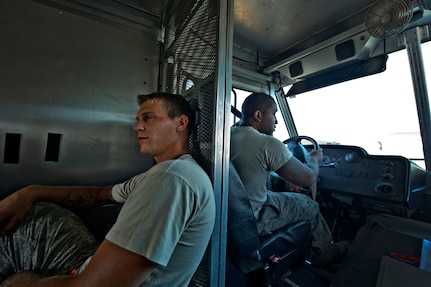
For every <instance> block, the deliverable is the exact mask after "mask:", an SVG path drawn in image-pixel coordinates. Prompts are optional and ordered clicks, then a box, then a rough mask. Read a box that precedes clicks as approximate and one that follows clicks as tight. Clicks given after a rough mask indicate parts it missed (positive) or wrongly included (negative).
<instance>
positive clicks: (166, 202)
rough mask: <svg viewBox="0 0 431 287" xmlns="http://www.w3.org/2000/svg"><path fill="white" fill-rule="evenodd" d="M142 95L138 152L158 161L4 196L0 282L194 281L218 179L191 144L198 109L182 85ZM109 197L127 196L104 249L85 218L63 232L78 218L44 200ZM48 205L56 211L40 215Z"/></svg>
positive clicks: (78, 202) (74, 203)
mask: <svg viewBox="0 0 431 287" xmlns="http://www.w3.org/2000/svg"><path fill="white" fill-rule="evenodd" d="M138 102H139V105H140V110H139V112H138V114H137V117H136V119H137V124H136V125H135V127H134V130H135V131H136V132H137V137H138V142H139V145H140V152H141V153H142V154H145V155H150V156H152V157H153V158H154V160H155V162H156V164H155V165H154V166H153V167H151V168H150V169H149V170H148V171H146V172H144V173H142V174H139V175H137V176H135V177H133V178H131V179H130V180H127V181H125V182H123V183H120V184H116V185H114V186H112V187H50V186H39V185H33V186H28V187H25V188H23V189H20V190H18V191H17V192H15V193H13V194H11V195H10V196H8V197H6V198H5V199H4V200H2V201H0V232H1V233H0V236H2V237H0V248H1V250H0V275H3V277H7V279H5V280H4V282H3V283H2V284H0V286H26V287H29V286H44V287H46V286H61V287H64V286H79V287H82V286H104V287H109V286H113V287H114V286H115V287H117V286H187V285H188V283H189V281H190V279H191V278H192V276H193V274H194V272H195V270H196V268H197V266H198V265H199V263H200V261H201V259H202V257H203V255H204V253H205V250H206V247H207V244H208V242H209V239H210V236H211V233H212V230H213V225H214V220H215V201H214V195H213V189H212V184H211V181H210V179H209V178H208V176H207V174H206V173H205V172H204V170H203V169H202V168H201V167H200V166H199V165H198V164H197V163H196V162H195V161H194V160H193V158H192V157H191V155H190V154H189V148H188V137H189V133H190V132H191V130H192V127H193V124H194V123H193V120H194V115H193V113H192V109H191V108H190V106H189V105H188V103H187V101H186V100H185V99H184V98H183V97H182V96H180V95H173V94H167V93H159V92H157V93H153V94H150V95H140V96H138ZM108 199H111V200H113V201H116V202H120V203H124V204H123V207H122V209H121V211H120V214H119V216H118V218H117V221H116V223H115V225H114V226H113V227H112V228H111V230H110V231H109V232H108V234H107V235H106V238H105V240H103V242H102V243H101V244H100V246H99V247H97V249H96V246H95V241H94V239H92V238H91V235H89V234H88V231H87V230H85V228H82V229H79V230H78V231H76V229H75V231H74V233H73V234H68V235H70V237H67V233H66V235H65V231H66V229H67V228H68V227H69V226H75V225H76V224H75V223H74V219H72V220H68V218H69V215H70V214H69V213H67V212H68V211H65V210H64V209H59V207H58V206H57V205H52V203H43V204H41V203H40V202H41V201H49V202H54V203H58V204H61V205H63V206H67V207H74V208H78V207H81V208H83V207H90V206H92V205H93V204H94V203H96V202H100V201H105V200H108ZM36 202H37V203H36ZM33 203H36V204H33ZM46 204H48V205H49V204H51V205H50V206H46ZM48 209H49V210H53V212H51V213H55V214H56V215H57V217H56V218H54V219H53V218H49V216H44V217H41V216H42V215H47V214H48V215H50V212H49V211H48ZM29 211H30V212H29ZM46 217H48V218H47V219H45V218H46ZM63 219H64V220H63ZM63 221H64V222H66V223H65V224H63ZM19 222H21V223H20V224H19ZM16 226H17V228H16V229H15V227H16ZM74 228H75V227H74ZM47 230H48V231H47ZM51 231H52V232H51ZM44 236H46V237H45V238H44ZM54 239H55V240H54ZM68 239H70V240H68ZM56 240H58V242H60V244H59V243H58V242H57V241H56ZM58 245H61V246H60V248H57V247H58ZM53 250H54V251H53ZM55 250H57V251H59V250H60V251H59V252H56V251H55ZM94 250H95V251H94ZM93 251H94V254H92V253H93ZM63 252H66V253H64V254H63ZM44 253H46V254H44ZM59 253H61V254H59ZM70 253H73V254H74V255H79V256H80V258H75V256H70ZM40 254H42V255H43V256H39V255H40ZM91 254H92V256H91V258H89V259H88V260H86V259H87V257H88V256H89V255H91ZM20 256H21V258H19V257H20ZM84 261H86V263H85V264H83V265H81V264H82V263H83V262H84ZM56 265H57V266H56ZM21 270H30V271H21ZM31 271H34V272H31ZM71 271H73V273H74V276H71V275H70V273H71ZM75 271H76V272H75ZM15 272H16V273H15ZM11 273H12V274H13V273H15V274H14V275H12V274H11ZM46 275H56V276H46ZM0 278H1V277H0Z"/></svg>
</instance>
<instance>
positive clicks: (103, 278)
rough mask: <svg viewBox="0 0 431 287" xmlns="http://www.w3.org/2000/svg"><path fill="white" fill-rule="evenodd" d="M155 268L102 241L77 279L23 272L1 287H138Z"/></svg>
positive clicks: (131, 254)
mask: <svg viewBox="0 0 431 287" xmlns="http://www.w3.org/2000/svg"><path fill="white" fill-rule="evenodd" d="M155 267H156V263H154V262H152V261H150V260H148V259H147V258H145V257H143V256H141V255H138V254H136V253H133V252H131V251H128V250H127V249H124V248H122V247H119V246H117V245H115V244H113V243H111V242H110V241H108V240H106V239H105V240H104V241H103V242H102V244H101V245H100V247H99V248H98V249H97V250H96V253H95V254H94V256H93V257H92V258H91V261H90V263H89V264H88V266H87V267H86V269H85V270H84V271H83V272H82V273H81V274H79V275H76V276H55V277H41V276H39V275H37V274H35V273H33V272H29V271H23V272H18V273H16V274H15V275H13V276H11V277H9V278H8V279H6V280H5V281H4V283H3V284H1V285H0V286H1V287H8V286H14V287H78V286H79V287H86V286H104V287H117V286H124V287H129V286H130V287H132V286H138V285H139V284H140V283H142V282H143V281H144V280H145V278H146V277H147V276H148V275H149V274H150V273H151V272H152V271H153V269H154V268H155Z"/></svg>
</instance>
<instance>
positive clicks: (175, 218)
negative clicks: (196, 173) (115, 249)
mask: <svg viewBox="0 0 431 287" xmlns="http://www.w3.org/2000/svg"><path fill="white" fill-rule="evenodd" d="M126 186H127V184H126ZM194 205H195V197H194V193H193V191H192V190H191V189H190V187H189V186H188V184H186V183H185V182H184V181H183V180H182V179H180V178H178V177H177V176H176V175H174V174H171V173H166V172H162V171H160V172H157V173H152V174H151V175H147V178H146V179H145V180H142V181H140V182H136V183H135V191H134V192H133V193H131V194H130V195H129V198H128V200H127V201H126V202H125V204H124V205H123V207H122V209H121V212H120V214H119V216H118V219H117V222H116V223H115V225H114V226H113V227H112V229H111V230H110V231H109V233H108V234H107V236H106V239H108V240H109V241H111V242H112V243H114V244H116V245H118V246H120V247H123V248H125V249H127V250H129V251H132V252H134V253H137V254H140V255H142V256H144V257H146V258H147V259H149V260H151V261H153V262H155V263H157V264H159V265H162V266H167V264H168V262H169V259H170V257H171V255H172V253H173V251H174V249H175V246H176V245H177V243H178V241H179V240H180V237H181V235H182V233H183V231H184V229H185V227H186V225H187V222H188V219H189V218H190V215H191V213H192V211H193V210H194V209H195V207H194Z"/></svg>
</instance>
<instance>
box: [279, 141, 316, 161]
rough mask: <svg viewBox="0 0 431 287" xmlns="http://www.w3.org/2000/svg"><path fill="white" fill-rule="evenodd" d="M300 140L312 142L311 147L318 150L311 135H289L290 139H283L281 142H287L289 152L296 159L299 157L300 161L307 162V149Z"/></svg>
mask: <svg viewBox="0 0 431 287" xmlns="http://www.w3.org/2000/svg"><path fill="white" fill-rule="evenodd" d="M302 140H307V141H309V142H311V143H312V144H313V148H314V149H315V150H318V149H319V148H320V147H319V144H318V143H317V141H316V140H315V139H313V138H311V137H308V136H295V137H291V138H290V139H287V140H285V141H283V143H284V144H287V148H288V149H289V150H290V152H291V153H292V154H293V155H294V156H295V157H296V158H297V159H299V160H300V161H301V162H302V163H307V162H308V151H307V150H306V149H305V147H304V146H303V145H302V144H301V141H302Z"/></svg>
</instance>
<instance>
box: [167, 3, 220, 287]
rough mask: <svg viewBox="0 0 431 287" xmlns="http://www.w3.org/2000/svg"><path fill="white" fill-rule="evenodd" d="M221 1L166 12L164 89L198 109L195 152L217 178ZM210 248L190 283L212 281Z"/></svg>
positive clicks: (182, 5) (184, 5)
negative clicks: (217, 92)
mask: <svg viewBox="0 0 431 287" xmlns="http://www.w3.org/2000/svg"><path fill="white" fill-rule="evenodd" d="M218 25H219V17H218V1H210V0H190V1H184V0H182V1H173V2H172V5H171V6H170V7H169V8H168V10H167V11H165V15H164V31H165V38H164V45H163V49H162V55H161V61H162V65H161V83H160V84H161V89H162V90H163V91H165V92H172V93H176V94H181V95H183V96H184V97H185V98H187V99H188V100H189V102H190V103H191V104H192V107H193V108H194V109H195V111H196V123H197V129H196V131H195V132H194V133H193V136H192V137H191V140H190V148H191V153H192V155H193V157H194V158H195V159H196V160H197V162H198V163H199V164H200V165H202V167H203V168H204V169H205V171H206V172H207V173H208V174H209V175H210V177H211V179H214V177H213V162H214V161H213V154H214V149H215V146H214V144H213V142H214V141H213V137H214V129H215V127H216V125H215V124H214V118H215V112H216V106H215V101H216V91H217V88H216V81H217V80H216V74H217V73H216V70H217V38H218V35H217V34H218ZM210 257H211V252H210V248H209V249H208V250H207V252H206V254H205V256H204V258H203V260H202V262H201V264H200V265H199V268H198V270H197V271H196V273H195V275H194V276H193V278H192V281H191V283H190V286H210V273H211V258H210Z"/></svg>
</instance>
